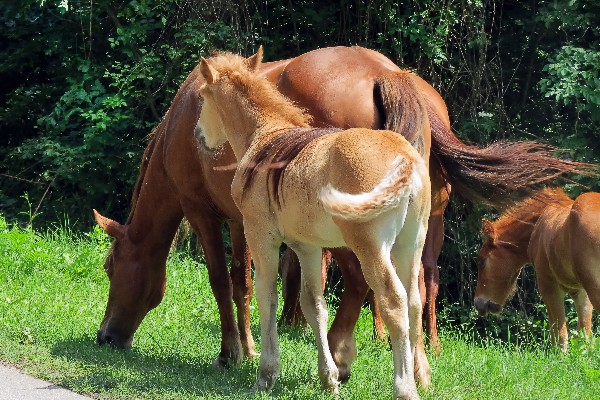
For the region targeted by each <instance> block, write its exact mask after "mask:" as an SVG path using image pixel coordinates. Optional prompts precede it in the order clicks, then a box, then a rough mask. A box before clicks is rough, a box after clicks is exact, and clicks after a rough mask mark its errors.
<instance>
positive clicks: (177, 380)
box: [0, 217, 600, 399]
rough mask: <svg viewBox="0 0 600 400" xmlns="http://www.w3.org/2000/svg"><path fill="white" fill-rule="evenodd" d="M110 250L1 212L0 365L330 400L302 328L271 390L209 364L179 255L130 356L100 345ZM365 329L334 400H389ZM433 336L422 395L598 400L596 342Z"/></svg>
mask: <svg viewBox="0 0 600 400" xmlns="http://www.w3.org/2000/svg"><path fill="white" fill-rule="evenodd" d="M109 244H110V243H109V240H108V238H107V237H106V236H105V235H104V233H103V232H102V231H100V230H99V229H95V230H93V231H92V232H90V233H88V234H73V233H72V232H69V231H68V228H64V227H63V228H57V229H55V230H54V231H49V232H45V233H39V232H35V231H33V230H31V229H19V228H17V227H14V226H9V225H7V224H6V222H5V221H4V220H3V219H2V218H1V217H0V362H6V363H11V364H15V365H17V366H18V367H19V368H21V369H22V370H24V371H26V372H28V373H31V374H33V375H35V376H38V377H40V378H44V379H48V380H50V381H52V382H54V383H57V384H61V385H64V386H67V387H69V388H71V389H73V390H75V391H77V392H80V393H84V394H87V395H90V396H92V397H96V398H117V399H130V398H135V399H240V398H270V397H273V398H277V399H330V398H333V396H331V395H329V394H327V393H324V392H323V391H321V389H320V387H319V380H318V377H317V352H316V348H315V345H314V338H313V335H312V333H311V332H309V331H307V330H305V329H296V330H292V329H283V330H281V332H280V339H281V350H282V371H281V377H280V379H279V380H278V381H277V383H276V387H275V389H274V390H273V392H272V393H270V394H269V395H265V394H254V393H252V392H251V388H252V386H253V384H254V381H255V378H256V374H257V368H258V361H256V360H253V361H246V362H244V363H243V365H242V366H241V367H240V368H231V369H227V370H218V369H215V368H213V367H212V366H211V362H212V360H213V358H214V357H215V356H216V355H217V353H218V350H219V343H220V342H219V341H220V337H219V318H218V314H217V309H216V304H215V301H214V298H213V296H212V294H211V291H210V287H209V283H208V277H207V273H206V268H205V267H204V266H203V265H202V264H201V263H200V262H199V261H197V260H195V259H192V258H190V257H189V256H187V255H186V254H182V253H176V254H174V255H171V256H170V258H169V261H168V282H167V293H166V296H165V299H164V301H163V303H162V304H161V305H160V306H159V307H158V308H157V309H155V310H153V311H152V312H150V314H149V315H148V316H147V317H146V319H145V320H144V322H143V323H142V325H141V327H140V329H139V330H138V332H137V333H136V336H135V341H134V346H133V349H131V350H129V351H119V350H113V349H111V348H108V347H99V346H97V345H96V344H95V333H96V330H97V329H98V325H99V323H100V321H101V319H102V316H103V312H104V307H105V305H106V299H107V293H108V279H107V278H106V276H105V275H104V271H103V270H102V264H103V259H104V256H105V254H106V251H107V250H108V247H109ZM256 311H257V310H256V308H255V307H254V309H253V315H252V322H253V332H254V335H255V337H256V338H257V340H258V342H259V343H260V337H259V333H258V316H257V312H256ZM371 332H372V326H371V322H370V315H369V314H368V312H367V311H364V312H363V314H362V315H361V318H360V321H359V324H358V327H357V331H356V336H357V340H358V347H359V353H358V358H357V361H356V363H355V366H354V369H353V375H352V378H351V379H350V382H348V383H347V384H345V385H343V387H342V388H341V391H340V397H341V398H347V399H381V398H383V399H385V398H388V399H389V398H392V359H391V353H390V351H389V346H388V345H387V344H386V343H380V342H377V341H374V340H373V339H372V334H371ZM441 340H442V345H443V348H444V350H443V352H442V354H441V356H439V357H434V356H431V355H430V361H431V365H432V370H433V376H432V378H433V384H432V387H431V389H430V390H428V391H421V395H422V397H423V398H424V399H491V398H528V399H595V398H597V397H598V394H599V393H600V349H599V348H598V346H594V345H589V344H586V343H579V342H574V343H573V344H572V346H571V352H570V353H569V354H567V355H563V354H558V353H556V352H555V351H553V350H552V349H550V348H548V346H545V345H543V344H538V343H534V342H532V343H522V344H521V345H519V346H516V345H513V344H507V343H506V342H502V341H498V340H492V339H486V338H481V337H477V336H476V335H475V334H473V333H469V331H467V332H465V331H464V330H462V331H457V330H451V329H450V328H446V329H445V330H444V331H442V335H441Z"/></svg>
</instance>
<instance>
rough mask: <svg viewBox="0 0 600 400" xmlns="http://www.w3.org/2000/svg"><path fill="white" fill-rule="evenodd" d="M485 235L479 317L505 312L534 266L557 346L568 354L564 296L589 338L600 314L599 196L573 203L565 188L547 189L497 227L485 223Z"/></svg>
mask: <svg viewBox="0 0 600 400" xmlns="http://www.w3.org/2000/svg"><path fill="white" fill-rule="evenodd" d="M483 234H484V236H485V243H484V244H483V246H482V248H481V250H480V252H479V256H480V260H481V266H480V268H479V273H478V279H477V289H476V291H475V308H477V310H478V311H479V313H481V314H486V313H488V312H500V311H502V306H503V305H504V303H505V302H506V301H507V300H508V298H509V297H511V295H512V293H514V288H515V285H516V281H517V277H518V276H519V273H520V272H521V269H522V268H523V265H525V264H526V263H529V262H530V263H533V266H534V268H535V272H536V278H537V283H538V288H539V290H540V295H541V296H542V300H544V303H545V304H546V307H547V309H548V317H549V320H550V321H549V326H550V333H551V336H550V337H551V339H552V341H553V343H554V344H555V345H557V346H559V347H560V349H561V350H563V351H566V350H567V345H568V342H569V338H568V333H567V322H566V317H565V309H564V297H565V293H569V294H570V295H571V297H572V298H573V300H574V301H575V305H576V307H577V316H578V320H579V321H578V329H579V330H583V331H584V333H586V334H588V335H589V334H590V332H591V324H592V309H593V308H595V309H596V311H599V310H600V193H593V192H591V193H584V194H582V195H580V196H579V197H577V198H576V199H575V200H572V199H571V198H569V197H568V196H567V195H566V194H565V192H564V191H563V190H562V189H559V188H555V189H546V190H544V191H543V192H541V193H540V195H538V196H536V198H533V199H528V200H525V201H523V202H521V203H519V204H517V205H515V206H514V207H513V208H511V209H510V210H508V211H507V212H506V213H504V214H503V215H502V216H501V217H500V218H499V219H498V220H497V221H496V222H490V221H487V220H484V221H483Z"/></svg>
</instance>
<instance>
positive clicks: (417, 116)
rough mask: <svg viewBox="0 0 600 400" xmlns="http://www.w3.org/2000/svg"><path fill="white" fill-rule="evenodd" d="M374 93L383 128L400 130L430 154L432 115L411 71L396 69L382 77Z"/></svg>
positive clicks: (421, 150) (419, 149) (423, 153)
mask: <svg viewBox="0 0 600 400" xmlns="http://www.w3.org/2000/svg"><path fill="white" fill-rule="evenodd" d="M373 91H374V93H373V97H374V101H375V104H376V108H377V109H378V110H379V116H380V118H381V120H382V122H383V123H382V125H383V129H385V130H389V131H393V132H398V133H400V134H401V135H402V136H404V137H405V138H406V140H408V141H409V142H410V144H411V145H412V146H413V147H414V148H415V149H417V151H418V152H419V154H420V155H421V157H423V158H427V159H428V158H429V145H428V143H429V138H427V137H426V136H429V130H430V127H429V118H428V114H427V108H426V103H425V100H424V98H423V97H422V95H421V92H420V90H419V89H418V88H417V86H416V84H415V82H414V75H413V74H412V73H411V72H408V71H394V72H390V73H387V74H385V75H383V76H380V77H378V78H377V79H376V80H375V85H374V87H373Z"/></svg>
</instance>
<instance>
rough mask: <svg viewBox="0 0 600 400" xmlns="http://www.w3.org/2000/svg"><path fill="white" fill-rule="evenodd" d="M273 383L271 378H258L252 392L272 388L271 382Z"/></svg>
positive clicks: (265, 390) (266, 390) (267, 390)
mask: <svg viewBox="0 0 600 400" xmlns="http://www.w3.org/2000/svg"><path fill="white" fill-rule="evenodd" d="M274 383H275V381H274V380H272V379H263V378H259V379H258V381H256V384H255V385H254V388H253V389H252V390H254V392H269V391H271V389H273V384H274Z"/></svg>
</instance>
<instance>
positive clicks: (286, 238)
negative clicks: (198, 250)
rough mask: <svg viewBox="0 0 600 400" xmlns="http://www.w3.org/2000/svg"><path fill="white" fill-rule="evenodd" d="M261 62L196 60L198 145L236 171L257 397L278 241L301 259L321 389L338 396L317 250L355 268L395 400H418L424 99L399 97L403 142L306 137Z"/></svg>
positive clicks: (302, 120)
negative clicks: (257, 351) (346, 255)
mask: <svg viewBox="0 0 600 400" xmlns="http://www.w3.org/2000/svg"><path fill="white" fill-rule="evenodd" d="M261 61H262V47H261V49H259V51H258V53H257V54H255V55H254V56H252V57H250V58H248V59H244V58H242V57H240V56H237V55H234V54H222V55H218V56H214V57H211V58H210V59H209V60H208V61H207V60H205V59H202V62H201V65H200V70H201V72H202V75H203V77H204V79H205V80H206V84H205V85H204V86H203V87H202V88H201V90H200V94H201V95H202V97H203V99H204V104H203V107H202V112H201V113H200V119H199V128H200V129H199V135H200V138H199V139H200V141H201V142H202V143H203V144H204V145H205V146H206V147H208V148H209V149H215V148H217V147H218V146H220V145H222V144H223V143H225V142H228V143H229V144H230V145H231V147H232V149H233V152H234V154H235V157H236V159H237V161H238V166H237V170H236V173H235V175H234V178H233V182H232V184H231V195H232V197H233V199H234V201H235V203H236V205H237V206H238V208H239V209H240V211H241V213H242V216H243V221H244V232H245V234H246V240H247V242H248V247H249V248H250V252H251V253H252V257H253V259H254V265H255V277H256V298H257V301H258V308H259V313H260V326H261V343H262V346H261V348H262V351H261V356H260V368H259V377H258V381H257V384H256V387H257V389H258V390H269V389H271V388H272V387H273V384H274V382H275V380H276V378H277V376H278V375H279V371H280V365H279V364H280V359H279V358H280V357H279V343H278V339H277V323H276V321H277V318H276V315H275V311H276V310H277V297H278V294H277V267H278V261H279V248H280V246H281V244H282V243H284V242H285V243H286V244H287V245H288V246H289V247H290V248H291V249H292V250H294V252H295V253H296V255H297V256H298V259H299V260H300V269H301V282H302V286H301V290H300V304H301V306H302V311H303V313H304V316H305V318H306V320H307V322H308V324H309V325H310V326H311V327H312V330H313V332H314V334H315V336H316V340H317V348H318V353H319V363H318V364H319V377H320V379H321V384H322V385H323V387H325V388H327V389H329V390H331V391H333V392H337V391H338V387H339V374H338V368H337V366H336V365H335V362H334V360H333V358H332V356H331V352H330V350H329V344H328V342H327V305H326V303H325V299H324V296H323V291H322V287H321V285H322V277H321V273H322V267H321V260H322V250H321V249H322V248H323V247H330V248H336V247H347V248H349V249H351V250H352V251H353V252H354V254H356V256H357V257H358V259H359V260H360V265H361V269H362V272H363V274H364V277H365V280H366V281H367V283H368V285H369V286H370V287H371V288H372V290H373V292H374V293H375V295H376V296H377V298H378V300H379V304H380V309H381V314H382V316H383V319H384V321H385V323H386V326H387V328H388V330H389V335H390V341H391V346H392V352H393V358H394V367H395V368H394V395H395V398H401V399H417V398H418V394H417V387H416V383H415V380H414V376H413V356H412V355H413V354H414V351H415V346H416V340H417V336H418V331H419V330H420V329H421V298H420V295H419V288H418V286H419V284H418V280H419V270H420V260H421V253H422V250H423V245H424V244H425V234H426V231H427V220H428V218H429V211H430V207H431V198H430V196H431V194H430V192H431V189H430V182H429V171H428V168H427V166H426V163H425V161H424V159H423V158H425V159H426V160H427V159H429V147H428V146H426V145H425V143H426V138H428V137H429V136H430V133H429V121H428V119H427V111H426V109H425V104H424V101H423V100H421V99H420V97H419V96H415V97H414V98H413V97H412V96H411V92H407V93H405V95H406V96H408V97H410V98H409V99H407V103H409V102H412V103H413V104H412V106H413V108H414V109H416V111H417V112H415V113H412V115H411V116H410V117H409V118H410V120H409V121H408V126H410V129H411V131H409V132H407V133H408V135H407V138H405V137H404V136H402V135H398V134H397V133H396V132H392V131H375V130H370V129H364V128H352V129H348V130H341V129H339V128H333V129H332V128H310V127H309V125H308V124H309V122H310V118H309V117H308V115H307V114H306V113H305V112H304V111H303V110H301V109H300V108H298V107H297V106H295V105H293V103H292V102H291V101H290V100H288V99H287V98H286V97H284V96H283V95H282V94H281V93H280V92H279V91H278V90H277V88H276V87H275V86H273V85H272V84H271V83H270V82H269V81H268V80H267V79H265V78H264V76H261V75H259V74H258V73H257V72H258V69H259V65H260V63H261ZM403 75H404V76H401V77H399V79H401V80H405V81H406V85H412V79H413V78H412V76H413V75H412V74H410V73H409V72H405V73H404V74H403ZM412 92H414V91H412ZM408 138H410V139H411V141H410V142H409V140H407V139H408ZM392 260H393V261H394V263H395V266H394V265H392Z"/></svg>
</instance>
